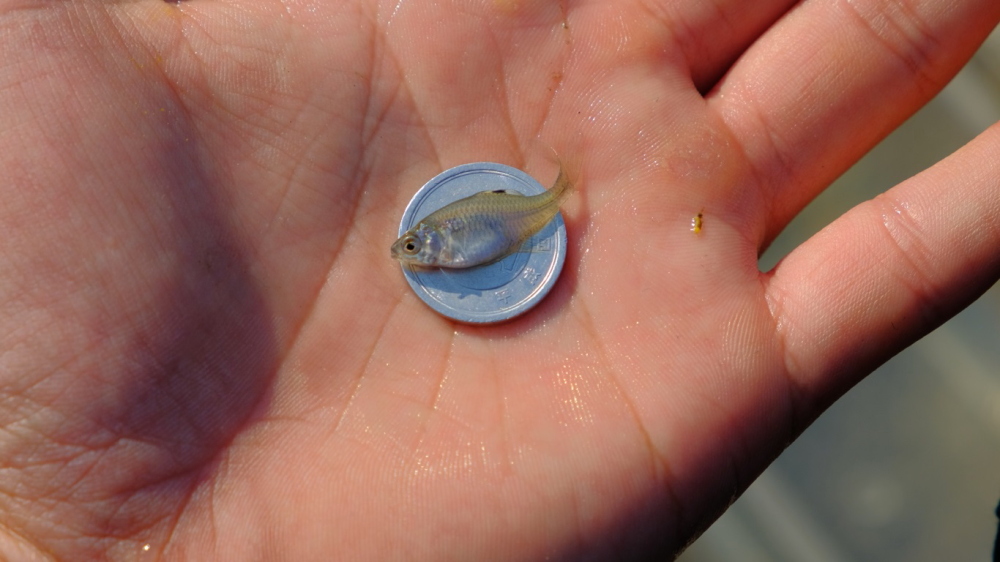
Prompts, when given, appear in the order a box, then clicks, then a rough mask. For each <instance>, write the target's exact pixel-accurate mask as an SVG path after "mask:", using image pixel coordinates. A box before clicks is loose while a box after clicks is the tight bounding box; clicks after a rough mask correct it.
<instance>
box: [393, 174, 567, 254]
mask: <svg viewBox="0 0 1000 562" xmlns="http://www.w3.org/2000/svg"><path fill="white" fill-rule="evenodd" d="M571 188H572V185H571V182H570V180H569V177H568V176H567V175H566V171H565V169H564V168H563V167H562V166H561V165H560V167H559V177H557V178H556V181H555V184H554V185H553V186H552V187H551V188H550V189H548V190H547V191H546V192H545V193H541V194H539V195H532V196H525V195H520V194H517V193H508V192H505V191H484V192H481V193H477V194H475V195H472V196H470V197H466V198H465V199H460V200H458V201H455V202H454V203H450V204H448V205H445V206H444V207H442V208H440V209H438V210H437V211H434V212H433V213H431V214H429V215H427V216H426V217H424V218H423V219H422V220H420V222H419V223H417V226H415V227H413V228H411V229H410V230H408V231H406V233H405V234H403V235H402V236H401V237H400V238H399V240H396V242H395V243H393V245H392V248H391V254H392V257H393V258H395V259H397V260H399V261H401V262H403V263H407V264H411V265H419V266H424V267H449V268H467V267H475V266H477V265H483V264H487V263H491V262H494V261H497V260H499V259H501V258H503V257H504V256H507V255H508V254H511V253H513V252H515V251H517V250H518V249H520V248H521V246H522V245H523V244H524V243H525V242H526V241H527V240H528V239H529V238H531V237H532V236H534V235H535V234H537V233H538V231H540V230H541V229H542V228H544V227H545V225H547V224H548V223H549V221H551V220H552V219H553V218H554V217H555V216H556V214H557V213H559V204H560V203H561V202H562V201H563V199H565V198H566V197H567V196H568V195H569V193H570V191H571Z"/></svg>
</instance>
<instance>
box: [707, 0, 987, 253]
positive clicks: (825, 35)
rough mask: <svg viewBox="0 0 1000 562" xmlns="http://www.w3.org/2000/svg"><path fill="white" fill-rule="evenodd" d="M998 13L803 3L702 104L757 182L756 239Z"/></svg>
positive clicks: (874, 3) (768, 234)
mask: <svg viewBox="0 0 1000 562" xmlns="http://www.w3.org/2000/svg"><path fill="white" fill-rule="evenodd" d="M998 20H1000V3H998V2H996V0H968V1H963V2H957V3H956V2H945V1H941V0H918V1H915V2H885V1H882V0H858V1H856V2H819V1H816V2H806V3H804V4H802V5H801V7H800V8H798V9H796V10H794V11H792V12H791V13H790V14H789V16H788V17H787V18H786V19H784V20H783V21H781V22H780V23H779V24H777V25H776V26H775V27H774V28H773V29H772V30H771V31H770V32H769V33H768V34H767V35H766V36H765V37H764V38H762V39H761V41H759V42H758V43H757V44H755V45H754V46H753V47H752V48H751V49H750V51H749V52H748V53H747V55H746V56H745V57H744V58H743V59H742V60H741V61H740V62H739V63H738V64H737V65H736V66H735V67H734V68H733V70H732V72H730V74H729V75H727V76H726V77H725V78H724V79H723V81H722V83H721V84H720V87H719V89H718V90H717V92H716V93H715V94H713V95H712V98H711V104H712V105H713V106H714V107H715V109H716V110H717V111H718V112H719V113H720V114H721V116H722V118H723V120H724V121H725V122H726V123H727V124H728V126H729V127H730V128H731V130H732V131H733V132H734V135H735V137H736V138H737V139H738V142H739V143H740V144H741V145H742V147H743V150H744V151H745V154H746V155H747V158H748V159H749V162H750V166H751V167H752V168H753V169H754V170H755V171H756V177H757V178H759V181H760V182H761V183H762V184H763V185H762V186H761V187H762V190H763V192H764V197H765V200H767V201H770V202H771V203H770V205H771V206H770V207H769V208H767V209H766V211H765V216H764V217H763V218H764V221H765V225H764V226H765V230H764V234H763V240H762V246H766V245H767V243H769V242H770V241H771V240H772V239H773V238H774V236H776V235H777V233H778V232H780V231H781V229H782V228H783V227H784V226H785V224H787V222H788V221H789V220H790V219H791V217H793V216H794V215H795V214H796V213H798V212H799V211H800V210H801V209H802V207H803V206H805V205H806V204H807V203H808V202H809V201H810V200H811V199H812V198H813V197H815V196H816V195H817V194H818V193H819V192H820V191H821V190H822V189H824V188H825V187H826V186H827V185H828V184H829V183H830V182H831V181H832V180H833V179H834V178H836V177H837V176H839V175H840V174H841V173H842V172H843V171H844V170H845V169H847V168H848V167H849V166H850V165H851V164H853V163H854V162H855V161H856V160H857V159H858V158H859V157H860V156H861V155H862V154H864V153H865V152H866V151H867V150H869V149H870V148H871V147H872V146H873V145H874V144H875V143H876V142H878V141H879V140H880V139H882V138H883V137H884V136H885V135H886V134H888V133H889V132H890V131H891V130H892V129H893V128H895V127H896V126H897V125H898V124H899V123H901V122H902V121H903V120H904V119H905V118H906V117H908V116H909V115H910V114H912V113H913V112H914V111H916V109H917V108H919V107H920V106H921V105H922V104H923V103H925V102H926V101H927V100H928V99H930V98H931V97H932V96H933V95H934V94H936V93H937V92H938V91H939V90H940V88H941V87H943V86H944V84H945V83H947V81H948V80H950V79H951V77H952V76H953V75H954V74H955V73H956V72H957V71H958V69H959V68H960V67H961V66H962V65H963V64H964V63H965V62H966V61H967V60H968V58H969V57H970V56H971V55H972V54H973V52H974V51H975V50H976V48H977V47H978V46H979V44H980V43H981V42H982V41H983V39H984V38H985V37H986V36H987V35H988V33H989V31H990V30H991V29H992V28H993V27H994V26H995V25H996V23H997V21H998Z"/></svg>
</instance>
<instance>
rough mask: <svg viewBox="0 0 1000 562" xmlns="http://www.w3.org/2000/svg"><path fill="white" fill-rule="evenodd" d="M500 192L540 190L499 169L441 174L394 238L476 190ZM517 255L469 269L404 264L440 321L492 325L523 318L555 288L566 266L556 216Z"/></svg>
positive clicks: (562, 228) (478, 165)
mask: <svg viewBox="0 0 1000 562" xmlns="http://www.w3.org/2000/svg"><path fill="white" fill-rule="evenodd" d="M498 189H503V190H506V191H508V192H516V193H520V194H522V195H537V194H539V193H542V192H544V191H545V188H544V187H543V186H542V185H541V184H539V183H538V182H537V181H535V179H534V178H532V177H531V176H529V175H528V174H526V173H524V172H522V171H521V170H518V169H517V168H511V167H510V166H505V165H503V164H496V163H493V162H475V163H472V164H463V165H461V166H456V167H454V168H451V169H448V170H445V171H444V172H441V173H440V174H438V175H437V176H435V177H434V178H433V179H431V180H430V181H429V182H427V183H426V184H424V186H423V187H421V188H420V190H419V191H417V193H416V195H414V196H413V199H411V200H410V203H409V205H407V206H406V211H405V212H403V220H402V221H400V223H399V236H402V235H403V234H404V233H405V232H406V231H407V230H409V229H410V228H413V226H415V225H416V224H417V223H418V222H420V220H421V219H423V218H424V217H426V216H427V215H429V214H431V213H433V212H434V211H436V210H438V209H440V208H441V207H444V206H445V205H448V204H449V203H453V202H455V201H458V200H459V199H464V198H465V197H469V196H471V195H474V194H476V193H479V192H481V191H495V190H498ZM529 243H530V246H529V245H528V244H526V245H525V249H526V248H529V247H530V251H524V250H522V251H518V252H514V253H513V254H511V255H509V256H507V257H505V258H503V259H502V260H499V261H496V262H493V263H490V264H485V265H480V266H477V267H472V268H469V269H448V268H429V267H428V268H425V267H413V266H409V265H406V264H403V265H402V267H403V275H405V276H406V280H407V282H409V284H410V287H412V288H413V291H414V292H415V293H416V294H417V296H418V297H420V299H421V300H423V301H424V302H425V303H427V305H428V306H430V307H431V308H433V309H434V310H435V311H437V312H438V313H439V314H441V315H442V316H445V317H448V318H451V319H453V320H458V321H459V322H466V323H469V324H494V323H497V322H503V321H505V320H510V319H511V318H514V317H516V316H519V315H521V314H524V313H525V312H527V311H528V310H530V309H531V308H532V307H534V306H535V305H536V304H538V303H539V302H541V300H542V299H543V298H545V295H547V294H548V293H549V291H550V290H551V289H552V286H553V285H555V283H556V280H557V279H558V278H559V273H560V272H561V271H562V267H563V263H564V262H565V261H566V224H565V223H564V222H563V218H562V214H557V215H556V216H555V218H554V219H552V220H551V221H550V222H549V224H547V225H546V226H545V228H543V229H542V230H541V231H539V232H538V233H537V234H535V235H534V236H533V237H532V238H531V239H530V241H529Z"/></svg>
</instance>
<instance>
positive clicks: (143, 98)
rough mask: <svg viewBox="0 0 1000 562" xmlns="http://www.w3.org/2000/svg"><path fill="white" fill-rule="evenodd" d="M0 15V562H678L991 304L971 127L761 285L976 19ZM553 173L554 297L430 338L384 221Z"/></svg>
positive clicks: (720, 7)
mask: <svg viewBox="0 0 1000 562" xmlns="http://www.w3.org/2000/svg"><path fill="white" fill-rule="evenodd" d="M793 6H794V7H793ZM789 10H790V11H789ZM0 11H2V13H0V63H2V65H3V70H2V72H0V143H2V144H0V148H2V150H0V169H2V171H3V174H2V177H3V182H2V190H3V193H2V197H0V229H2V237H0V240H2V241H3V242H2V251H0V303H2V311H3V314H2V315H0V333H2V334H3V336H2V337H3V339H2V355H0V427H2V428H3V432H2V434H0V522H2V527H0V528H2V533H0V553H2V555H3V556H4V557H7V558H13V559H18V558H20V557H27V556H28V555H30V554H32V553H35V554H38V553H41V554H48V555H51V556H54V557H57V558H67V559H81V558H102V557H107V558H114V559H131V558H140V557H150V558H151V557H155V556H156V555H157V554H159V555H162V556H163V557H165V558H169V559H191V560H198V559H204V560H210V559H217V560H223V559H225V560H257V559H269V558H270V559H287V560H332V559H342V560H363V559H379V558H407V559H434V560H440V559H449V558H452V559H458V560H482V559H488V558H513V559H521V560H523V559H541V558H545V557H548V558H549V559H573V558H577V557H580V558H586V557H589V558H593V559H607V558H610V557H614V556H618V557H622V558H629V557H640V556H642V555H647V554H650V553H669V552H676V551H677V550H679V549H680V548H681V547H682V546H683V545H684V544H685V543H686V542H687V541H689V540H690V539H691V538H692V537H693V536H696V534H697V533H698V531H699V530H700V529H702V528H704V526H706V525H707V524H708V523H710V522H711V520H712V518H713V517H714V516H715V515H717V514H718V513H719V512H720V511H721V510H722V509H723V508H724V507H725V506H726V505H727V504H728V502H729V501H731V499H732V498H734V497H735V496H736V495H737V494H739V493H740V492H741V491H742V490H743V488H744V487H745V486H747V485H748V484H749V483H750V482H751V481H752V479H753V478H754V477H755V476H756V475H757V474H758V473H759V471H761V470H762V469H763V468H764V467H765V466H766V464H767V463H768V462H769V461H770V460H771V459H773V458H774V457H775V456H776V455H777V454H778V453H779V452H780V450H781V448H782V447H783V446H784V445H785V444H787V443H788V442H789V441H790V440H791V439H793V438H794V437H795V436H796V435H797V434H798V432H799V431H801V430H802V429H803V428H804V427H805V426H806V425H807V424H808V423H809V422H810V421H811V420H812V419H813V418H814V417H815V416H816V415H818V413H819V412H820V411H821V410H822V408H823V407H825V406H826V405H827V404H829V403H830V402H831V401H832V400H834V399H835V398H836V397H837V396H838V395H839V393H840V392H843V391H844V390H845V389H846V388H848V387H849V386H850V385H852V384H854V383H855V382H857V380H859V379H860V378H861V377H862V376H864V375H865V374H866V373H867V372H869V371H870V370H871V369H872V368H873V367H874V366H875V365H877V364H878V363H879V362H880V361H883V360H885V359H886V358H887V357H889V356H890V355H891V354H892V353H894V352H895V351H897V350H898V349H900V348H901V347H903V346H905V345H907V344H908V343H910V342H912V341H913V340H914V339H916V338H917V337H919V336H920V335H922V334H923V333H925V332H927V331H928V330H929V329H931V328H932V327H933V326H934V325H936V323H938V322H940V321H942V320H943V319H944V318H946V317H947V316H948V315H950V314H953V313H954V312H955V311H957V310H958V309H959V308H960V307H961V306H964V305H965V304H967V303H968V302H970V301H971V300H972V299H974V298H975V297H976V296H977V295H978V294H979V292H981V291H982V290H984V289H985V288H986V287H988V286H989V285H990V284H991V283H992V282H993V281H994V280H995V279H996V278H997V275H998V268H1000V251H997V250H996V248H998V247H1000V245H998V244H1000V182H998V180H997V178H998V177H1000V163H998V162H1000V130H998V129H997V127H994V128H993V129H991V130H990V131H988V132H987V133H985V134H984V135H983V136H982V137H980V138H979V139H977V140H976V141H974V142H973V143H972V144H971V145H970V146H969V147H966V148H965V149H963V150H962V151H960V152H959V153H957V154H956V155H954V156H952V157H951V158H950V159H949V160H948V161H946V162H944V163H942V164H941V165H939V166H936V167H935V168H933V169H931V170H929V171H928V172H927V173H925V174H923V175H922V176H920V177H918V178H915V179H913V180H911V181H910V182H908V183H906V184H903V185H901V186H898V187H896V188H894V189H893V190H891V191H890V192H889V193H888V194H887V195H886V196H883V197H881V198H879V199H877V200H875V201H872V202H870V203H867V204H865V205H862V206H860V207H859V208H857V209H855V210H854V211H852V212H851V213H849V214H848V215H846V216H844V217H842V218H841V219H840V220H839V221H838V222H837V223H835V224H834V225H832V226H831V227H830V228H828V229H827V230H825V231H824V232H822V233H820V234H819V235H817V236H816V237H815V238H814V239H813V240H811V241H810V242H808V243H807V244H805V245H803V246H802V247H801V248H799V249H798V250H797V251H796V252H794V253H793V254H792V255H791V256H789V257H788V258H787V259H786V260H785V261H784V262H783V263H782V264H781V265H779V267H778V268H777V269H776V270H775V271H773V272H769V273H766V274H762V273H760V272H759V271H758V268H757V256H758V254H759V252H760V251H761V250H762V248H763V247H764V246H766V244H768V243H769V242H770V241H771V240H772V239H773V238H774V236H776V235H777V233H778V232H779V231H780V230H781V229H782V228H783V226H784V225H785V224H787V222H788V221H789V220H790V219H791V217H792V216H794V215H795V213H797V212H798V211H799V210H800V209H801V208H802V206H804V205H805V204H806V203H807V202H808V201H809V200H810V199H811V198H812V197H814V196H815V195H816V194H817V193H818V192H819V191H820V190H821V189H822V188H823V187H825V186H826V185H828V184H829V182H830V181H831V180H832V179H833V178H835V177H836V176H837V175H838V174H839V173H841V172H842V171H843V170H844V169H845V168H846V167H847V166H849V165H850V164H851V163H852V162H853V161H854V160H856V159H857V158H858V157H859V156H860V155H861V154H862V153H863V152H864V151H866V150H867V149H868V148H869V147H870V146H871V145H872V144H874V143H875V142H877V140H879V139H880V138H881V137H882V136H884V135H885V134H886V133H888V132H889V131H890V130H891V129H892V128H893V127H894V126H895V125H896V124H898V123H899V122H900V121H901V120H902V119H904V118H905V117H906V116H907V115H909V114H910V113H912V112H913V111H914V110H915V109H916V108H917V107H919V106H920V105H921V104H922V103H923V102H924V101H926V100H927V99H928V98H929V97H930V96H932V95H933V94H934V93H935V92H936V91H937V89H939V88H940V87H941V86H942V85H943V84H944V83H945V82H946V81H947V80H948V79H949V78H950V76H951V75H952V74H953V73H954V72H955V71H957V69H958V68H959V67H960V66H961V65H962V64H963V62H964V61H965V60H966V59H967V58H968V57H969V56H970V55H971V53H972V52H973V51H974V49H975V48H976V46H977V45H978V43H979V42H980V41H981V40H982V38H983V37H984V36H985V35H986V34H987V33H988V32H989V30H990V29H991V28H992V27H993V26H994V25H995V24H996V22H997V21H998V19H1000V4H997V3H996V2H995V0H966V1H964V2H960V3H958V4H956V3H954V2H945V1H943V0H940V1H938V0H922V1H919V2H900V3H898V4H897V3H894V2H885V1H876V0H863V1H860V2H852V3H844V2H826V1H823V0H814V1H807V2H805V3H801V4H797V3H796V2H792V1H790V0H766V1H761V2H744V1H742V0H720V1H718V2H703V1H700V0H687V1H676V2H666V1H654V0H647V1H640V0H629V1H614V2H612V1H597V0H591V1H580V2H568V3H567V2H562V3H560V2H533V1H524V0H491V1H483V2H467V1H459V0H454V1H453V0H445V1H439V2H431V1H421V0H414V1H412V2H408V1H393V2H378V1H377V0H370V1H366V0H351V1H344V2H338V3H333V2H329V3H315V2H307V1H303V2H299V1H289V2H283V3H282V2H272V1H258V2H236V1H233V2H209V1H207V0H192V1H190V2H181V3H179V4H169V3H162V2H158V1H154V0H143V1H140V2H130V3H121V4H117V5H110V4H108V3H98V2H75V3H56V2H52V3H49V4H45V5H34V6H28V5H27V4H25V3H24V2H17V1H13V0H5V1H4V2H0ZM546 146H552V147H554V148H555V149H557V150H558V151H559V152H560V153H562V154H563V156H565V157H566V158H567V160H570V161H572V162H574V163H575V166H576V168H577V169H576V170H575V171H576V172H577V173H578V174H579V177H580V178H581V181H580V183H579V185H578V189H577V192H576V194H575V195H574V196H573V197H572V198H571V199H570V200H569V201H568V202H567V204H566V205H565V213H564V214H565V217H566V221H567V228H568V232H569V236H570V254H569V258H568V260H567V263H566V268H565V270H564V272H563V276H562V278H561V279H560V280H559V283H558V284H557V286H556V288H555V290H554V291H553V293H552V294H550V295H549V297H548V298H547V299H546V300H545V301H544V302H543V303H542V304H541V305H540V306H539V307H538V308H536V309H535V310H533V311H531V312H530V313H529V314H527V315H525V316H523V317H521V318H519V319H517V320H515V321H513V322H510V323H508V324H504V325H500V326H494V327H475V326H465V325H460V324H455V323H453V322H450V321H448V320H446V319H444V318H442V317H440V316H438V315H436V314H435V313H433V312H432V311H431V310H430V309H429V308H427V307H426V306H425V305H424V304H422V303H421V302H420V301H419V300H418V299H417V298H416V297H415V296H414V295H413V294H412V292H411V291H410V289H409V287H408V286H407V285H406V283H405V281H404V279H403V276H402V275H401V273H400V271H399V266H398V264H396V263H394V262H393V261H392V260H390V259H389V255H388V248H389V244H390V243H391V242H392V241H393V239H394V238H395V233H396V225H397V224H398V220H399V217H400V215H401V213H402V211H403V208H404V206H405V205H406V202H407V201H408V200H409V198H410V196H411V195H412V194H413V193H414V191H415V190H416V189H417V188H418V187H419V186H420V185H421V184H422V183H423V182H425V181H426V180H427V179H429V178H430V177H432V176H433V175H434V174H436V173H438V172H440V171H441V170H443V169H446V168H449V167H451V166H454V165H458V164H462V163H466V162H471V161H479V160H491V161H498V162H503V163H506V164H511V165H515V166H518V167H522V168H525V169H527V170H528V171H529V172H532V173H533V174H534V175H535V176H536V177H537V178H538V179H539V180H540V181H541V182H543V183H547V182H550V181H551V179H552V177H554V170H553V169H552V166H551V165H548V166H546V162H545V159H546V152H545V151H546V148H545V147H546ZM699 212H701V213H703V216H704V224H703V228H702V231H701V232H698V233H696V232H693V231H692V229H691V220H692V218H693V217H694V216H695V215H696V214H698V213H699ZM971 224H974V225H975V226H974V227H972V226H970V225H971ZM143 559H149V558H143Z"/></svg>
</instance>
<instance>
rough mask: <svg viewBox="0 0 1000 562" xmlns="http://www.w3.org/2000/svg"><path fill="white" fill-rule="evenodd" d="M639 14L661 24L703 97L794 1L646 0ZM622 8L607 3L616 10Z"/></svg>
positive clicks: (640, 16) (642, 17)
mask: <svg viewBox="0 0 1000 562" xmlns="http://www.w3.org/2000/svg"><path fill="white" fill-rule="evenodd" d="M643 4H644V9H643V10H640V11H639V12H638V17H639V18H641V19H646V20H648V19H650V16H652V19H654V20H655V21H660V22H663V24H664V25H663V27H664V29H669V30H670V33H671V35H672V36H673V37H672V40H673V41H674V42H675V44H676V46H677V48H678V49H679V50H680V52H681V53H683V55H684V58H685V60H686V61H687V66H688V68H689V69H690V72H691V79H692V81H693V82H694V84H695V86H696V87H697V88H698V90H699V91H701V92H707V91H708V90H710V89H711V87H712V86H713V84H714V83H715V82H716V81H717V80H718V79H719V77H720V76H722V74H723V73H724V72H725V71H726V70H727V69H728V68H729V66H730V65H731V64H732V63H733V61H735V60H736V58H737V57H738V56H739V55H740V54H741V53H742V52H743V51H744V50H746V48H747V47H748V46H749V45H750V44H751V43H753V42H754V41H755V40H757V38H758V37H759V36H760V35H761V34H762V33H764V32H765V31H766V30H767V28H768V27H770V26H771V25H772V24H774V22H775V21H777V19H778V18H779V17H781V16H782V15H783V14H784V13H785V12H786V11H787V10H788V9H789V8H790V7H791V6H792V5H794V4H795V1H794V0H766V1H761V2H746V1H741V0H719V1H717V2H668V1H666V0H651V1H646V2H644V3H643ZM620 5H621V4H614V3H612V4H609V5H608V6H609V7H611V6H616V7H615V8H614V9H620V8H618V7H617V6H620Z"/></svg>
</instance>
